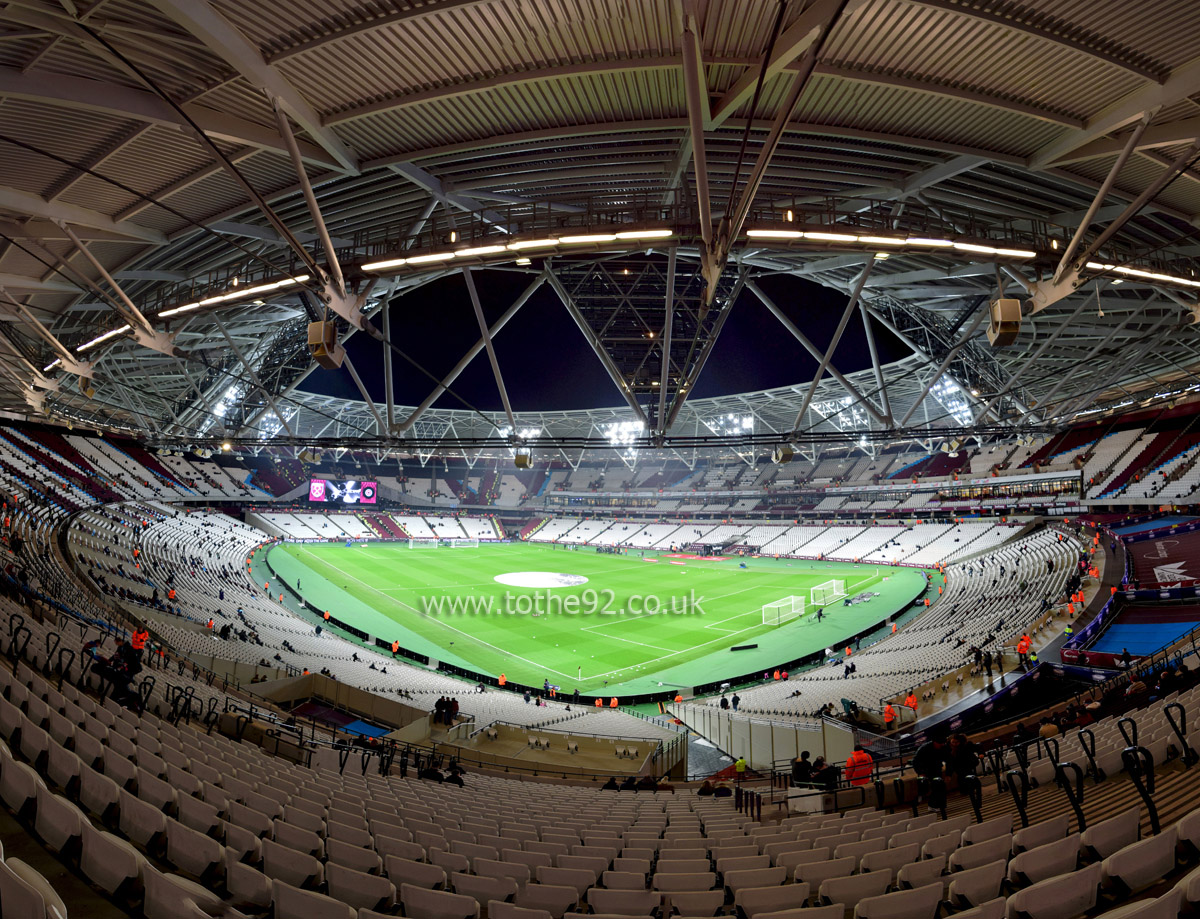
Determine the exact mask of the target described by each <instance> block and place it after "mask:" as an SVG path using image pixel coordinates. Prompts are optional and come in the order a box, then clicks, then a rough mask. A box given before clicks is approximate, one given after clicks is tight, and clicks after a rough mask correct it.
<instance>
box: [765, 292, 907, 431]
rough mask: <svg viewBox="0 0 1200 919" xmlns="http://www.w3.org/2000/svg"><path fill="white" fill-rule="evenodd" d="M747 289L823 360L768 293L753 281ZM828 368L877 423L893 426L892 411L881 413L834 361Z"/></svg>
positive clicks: (817, 357)
mask: <svg viewBox="0 0 1200 919" xmlns="http://www.w3.org/2000/svg"><path fill="white" fill-rule="evenodd" d="M746 289H747V290H749V291H750V293H752V294H754V296H756V297H758V299H759V300H760V301H761V302H762V305H763V306H765V307H766V308H767V310H768V311H769V312H770V313H771V315H772V316H774V317H775V318H776V319H777V320H779V324H780V325H782V326H783V327H784V328H785V329H787V330H788V332H789V333H790V334H791V336H792V338H794V339H796V341H798V342H800V344H801V346H802V347H803V348H804V350H805V351H807V352H808V353H809V354H810V355H812V358H813V360H815V361H820V360H822V358H823V357H824V355H822V353H821V350H820V349H819V348H818V347H817V346H816V345H814V344H813V343H812V342H811V341H810V340H809V338H808V336H807V335H805V334H804V333H803V332H802V331H800V328H799V327H798V326H797V325H796V324H795V323H794V322H792V321H791V320H790V319H788V317H787V316H786V315H784V312H783V310H781V309H780V308H779V307H778V306H777V305H776V304H775V301H774V300H772V299H771V298H770V297H768V296H767V295H766V293H764V292H763V290H762V288H760V287H759V286H758V285H757V284H755V283H754V282H753V281H749V280H748V281H746ZM827 367H828V370H829V375H830V376H832V377H833V378H834V379H835V380H837V381H838V382H839V383H841V384H842V388H843V389H845V390H846V392H848V393H849V394H850V395H851V396H852V397H853V398H854V399H855V400H856V401H857V402H858V403H859V404H860V405H861V406H862V407H863V409H864V410H865V411H866V412H867V414H869V415H870V416H871V417H872V418H874V419H875V420H876V421H878V422H879V423H880V424H882V425H883V426H884V427H891V426H892V419H891V417H890V415H891V412H890V411H887V412H886V413H881V412H880V411H879V410H878V409H877V408H876V407H875V406H874V405H873V404H872V403H871V401H870V400H869V399H868V398H867V397H866V396H864V395H863V394H862V392H860V391H859V389H858V388H857V387H856V386H855V385H854V384H853V383H851V382H850V380H849V379H847V377H846V376H845V374H843V373H842V372H841V371H840V370H838V369H837V367H835V366H834V365H833V362H832V361H831V362H830V363H829V364H828V365H827Z"/></svg>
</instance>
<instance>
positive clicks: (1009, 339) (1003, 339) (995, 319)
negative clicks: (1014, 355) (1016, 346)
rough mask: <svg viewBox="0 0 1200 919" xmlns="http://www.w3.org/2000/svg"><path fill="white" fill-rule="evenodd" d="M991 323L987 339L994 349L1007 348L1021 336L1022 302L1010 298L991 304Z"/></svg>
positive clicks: (994, 301) (1003, 298)
mask: <svg viewBox="0 0 1200 919" xmlns="http://www.w3.org/2000/svg"><path fill="white" fill-rule="evenodd" d="M990 309H991V322H989V323H988V327H987V337H988V341H989V342H991V344H992V347H993V348H1007V347H1008V346H1009V345H1011V344H1012V343H1013V342H1014V341H1016V340H1017V336H1018V335H1020V334H1021V301H1020V300H1014V299H1011V298H1009V297H1002V298H1001V299H999V300H993V301H992V302H991V304H990Z"/></svg>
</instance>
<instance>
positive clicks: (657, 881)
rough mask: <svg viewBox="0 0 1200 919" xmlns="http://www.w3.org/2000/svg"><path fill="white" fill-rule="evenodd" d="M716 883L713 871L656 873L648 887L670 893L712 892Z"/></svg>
mask: <svg viewBox="0 0 1200 919" xmlns="http://www.w3.org/2000/svg"><path fill="white" fill-rule="evenodd" d="M716 882H717V875H716V873H715V872H713V871H687V872H684V871H679V872H676V871H666V872H664V871H656V872H655V873H654V877H653V878H652V879H651V885H650V886H651V887H653V889H655V890H661V891H665V892H667V893H672V892H675V891H688V890H712V889H713V885H714V884H716ZM747 886H753V885H747Z"/></svg>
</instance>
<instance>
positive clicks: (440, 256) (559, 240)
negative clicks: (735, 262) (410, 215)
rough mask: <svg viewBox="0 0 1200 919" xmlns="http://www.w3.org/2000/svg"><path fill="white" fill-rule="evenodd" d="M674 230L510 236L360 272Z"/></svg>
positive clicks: (634, 238) (385, 262)
mask: <svg viewBox="0 0 1200 919" xmlns="http://www.w3.org/2000/svg"><path fill="white" fill-rule="evenodd" d="M674 235H675V231H674V230H671V229H668V228H665V227H650V228H645V229H640V230H621V231H619V232H613V233H574V234H571V233H568V234H565V235H563V236H541V237H536V238H530V239H514V240H512V241H511V242H509V243H506V244H505V245H487V246H471V247H468V248H465V249H448V250H445V251H442V252H426V253H422V254H421V255H411V256H408V257H407V258H389V259H382V260H381V261H378V262H367V263H366V264H365V265H363V266H362V270H363V271H389V270H391V269H393V268H403V267H404V266H405V265H425V264H429V263H431V262H445V261H448V260H450V259H452V258H481V257H484V256H489V255H499V254H501V253H508V252H523V251H525V250H526V249H554V248H557V247H559V246H586V245H597V244H601V243H611V242H618V241H620V242H632V241H640V240H646V239H669V238H670V237H672V236H674Z"/></svg>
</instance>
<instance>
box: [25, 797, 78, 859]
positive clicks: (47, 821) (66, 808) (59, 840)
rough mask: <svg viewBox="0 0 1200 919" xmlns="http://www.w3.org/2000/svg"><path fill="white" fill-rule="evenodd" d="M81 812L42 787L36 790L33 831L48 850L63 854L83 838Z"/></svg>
mask: <svg viewBox="0 0 1200 919" xmlns="http://www.w3.org/2000/svg"><path fill="white" fill-rule="evenodd" d="M86 820H87V817H85V816H84V814H83V812H82V811H81V810H80V809H79V808H78V807H76V806H75V805H74V804H72V803H71V802H70V801H68V800H67V799H66V798H64V797H62V796H61V795H56V794H54V793H53V792H51V791H49V790H47V788H46V786H45V785H42V786H40V787H39V788H38V790H37V815H36V817H35V820H34V829H35V830H36V831H37V834H38V836H40V837H41V838H42V842H44V843H45V844H46V845H47V846H48V847H49V848H50V849H52V850H54V851H55V852H65V851H66V850H67V849H69V848H73V846H74V844H75V843H76V842H77V841H78V840H80V839H82V838H83V824H84V821H86Z"/></svg>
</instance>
